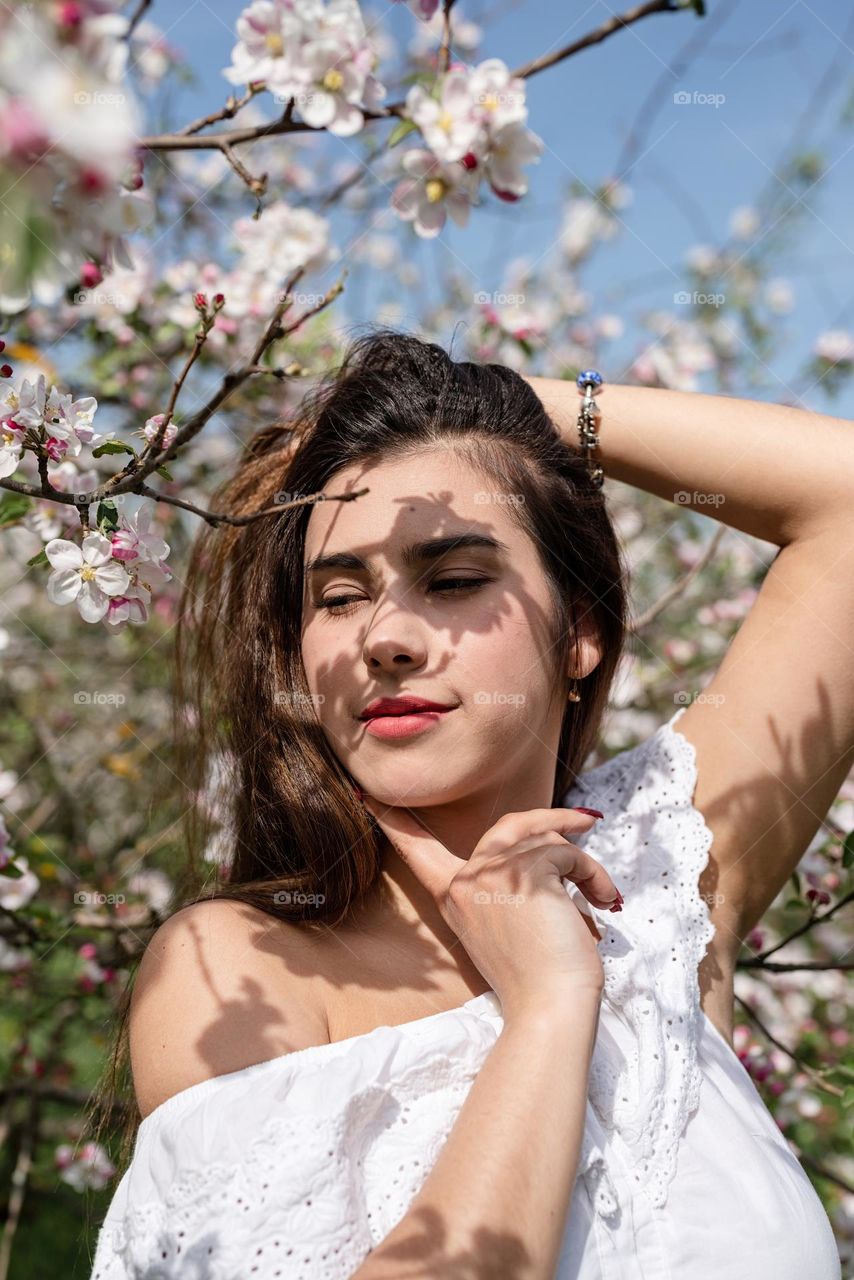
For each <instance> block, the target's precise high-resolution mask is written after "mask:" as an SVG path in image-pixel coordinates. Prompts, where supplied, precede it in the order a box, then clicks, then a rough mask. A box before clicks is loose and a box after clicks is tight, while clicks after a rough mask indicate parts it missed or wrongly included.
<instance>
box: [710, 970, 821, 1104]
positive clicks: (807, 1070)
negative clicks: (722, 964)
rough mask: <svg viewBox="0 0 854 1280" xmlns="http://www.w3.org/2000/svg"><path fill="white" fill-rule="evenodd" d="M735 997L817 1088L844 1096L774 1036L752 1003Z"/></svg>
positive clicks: (773, 1042) (767, 1035)
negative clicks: (752, 1007) (752, 1006)
mask: <svg viewBox="0 0 854 1280" xmlns="http://www.w3.org/2000/svg"><path fill="white" fill-rule="evenodd" d="M735 998H736V1000H737V1001H738V1003H739V1004H740V1005H741V1007H742V1008H743V1009H744V1011H745V1013H746V1014H747V1015H748V1017H750V1018H752V1019H753V1021H754V1022H755V1023H756V1025H757V1027H758V1028H759V1030H760V1031H761V1032H762V1034H763V1035H764V1036H766V1037H767V1039H768V1040H770V1041H771V1043H772V1044H773V1045H774V1047H775V1048H776V1049H779V1050H780V1052H781V1053H785V1055H786V1057H787V1058H791V1059H792V1061H793V1062H794V1063H796V1064H797V1066H798V1067H799V1069H800V1070H801V1071H803V1072H804V1073H805V1074H806V1075H808V1076H809V1078H810V1079H811V1080H812V1081H813V1083H814V1084H815V1087H816V1088H817V1089H823V1090H824V1092H825V1093H830V1094H832V1095H833V1097H834V1098H841V1097H842V1094H843V1090H842V1089H840V1088H839V1087H838V1085H835V1084H829V1083H828V1082H827V1081H826V1080H824V1079H823V1078H822V1075H821V1072H820V1071H816V1069H815V1067H811V1066H809V1064H808V1063H806V1062H804V1061H802V1059H801V1058H799V1057H798V1055H797V1054H796V1053H794V1052H793V1051H792V1050H791V1049H788V1048H787V1047H786V1045H784V1044H781V1043H780V1041H779V1040H778V1039H777V1038H776V1036H773V1035H772V1034H771V1032H770V1031H769V1030H768V1028H767V1027H766V1026H765V1023H764V1022H763V1021H762V1019H761V1018H760V1017H759V1015H758V1014H757V1013H756V1012H755V1011H754V1010H753V1009H751V1007H750V1005H749V1004H748V1003H747V1002H746V1001H745V1000H742V998H741V996H740V995H736V997H735Z"/></svg>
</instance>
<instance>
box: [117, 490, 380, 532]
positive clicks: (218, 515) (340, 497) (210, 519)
mask: <svg viewBox="0 0 854 1280" xmlns="http://www.w3.org/2000/svg"><path fill="white" fill-rule="evenodd" d="M134 492H135V493H141V494H143V495H144V496H145V497H146V498H153V499H154V501H155V502H166V503H168V504H169V505H170V506H172V507H180V508H181V510H182V511H192V513H193V515H197V516H201V517H202V519H203V520H206V521H207V523H208V524H209V525H212V526H213V527H214V528H216V526H217V525H220V524H231V525H247V524H252V523H253V521H255V520H261V519H262V518H263V517H264V516H277V515H279V514H280V512H282V511H287V510H288V509H289V508H290V507H303V506H306V504H307V503H309V502H352V501H353V499H354V498H361V496H362V494H365V493H370V489H355V490H354V491H353V493H330V494H324V493H310V494H307V495H306V496H305V497H304V498H294V500H293V502H283V503H282V504H281V505H280V506H276V507H265V508H264V510H263V511H253V512H252V513H251V514H250V515H247V516H230V515H227V514H226V513H225V512H224V511H205V510H204V509H203V508H202V507H196V506H194V505H193V503H192V502H186V501H185V500H184V499H183V498H173V497H171V496H170V495H169V494H166V493H158V492H157V490H156V489H149V487H148V485H147V484H143V485H140V487H139V488H138V489H135V490H134Z"/></svg>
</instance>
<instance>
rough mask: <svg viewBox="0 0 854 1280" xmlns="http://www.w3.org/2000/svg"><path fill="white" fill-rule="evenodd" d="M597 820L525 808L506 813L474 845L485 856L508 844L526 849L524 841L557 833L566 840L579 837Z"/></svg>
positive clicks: (585, 815) (560, 811)
mask: <svg viewBox="0 0 854 1280" xmlns="http://www.w3.org/2000/svg"><path fill="white" fill-rule="evenodd" d="M597 821H598V819H597V818H594V817H593V815H592V814H589V813H581V812H579V810H577V809H526V810H523V811H522V812H521V813H507V814H505V815H504V817H503V818H499V820H498V821H497V822H496V823H495V824H494V826H492V827H491V828H490V829H489V831H487V832H486V833H485V835H484V837H483V839H482V840H481V842H480V844H479V845H478V850H479V851H480V849H481V848H482V849H483V851H485V852H487V853H496V852H499V851H500V850H501V849H504V848H508V847H510V846H512V845H518V846H521V847H523V848H526V847H528V844H527V843H526V842H529V841H531V840H535V839H537V838H538V837H540V836H545V835H549V834H550V833H551V832H557V834H558V835H562V836H565V838H566V839H569V837H570V836H572V835H583V834H585V833H586V832H588V831H589V830H590V828H591V827H592V826H593V824H594V822H597Z"/></svg>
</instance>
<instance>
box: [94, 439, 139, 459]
mask: <svg viewBox="0 0 854 1280" xmlns="http://www.w3.org/2000/svg"><path fill="white" fill-rule="evenodd" d="M105 453H131V454H133V456H134V457H136V449H134V447H133V445H130V444H128V443H127V441H126V440H105V441H104V443H103V444H99V445H98V446H97V448H95V449H93V450H92V457H93V458H102V457H103V456H104V454H105Z"/></svg>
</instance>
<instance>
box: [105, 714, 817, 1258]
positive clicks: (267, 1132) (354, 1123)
mask: <svg viewBox="0 0 854 1280" xmlns="http://www.w3.org/2000/svg"><path fill="white" fill-rule="evenodd" d="M683 711H684V708H680V710H679V711H677V712H676V713H675V715H674V716H673V717H672V718H671V719H670V720H669V721H668V722H667V723H665V724H663V725H661V726H660V727H659V728H658V729H657V730H656V732H655V733H653V734H652V735H651V736H650V737H648V738H647V739H646V740H645V741H644V742H642V743H641V744H640V745H638V746H637V747H634V748H632V749H631V750H627V751H623V752H621V753H620V754H618V755H617V756H615V757H614V758H613V759H612V760H609V761H607V762H606V763H604V764H602V765H600V766H598V767H597V768H594V769H591V770H589V771H588V772H587V773H585V774H583V775H582V776H581V777H580V778H579V779H577V781H576V783H575V785H574V786H573V788H572V789H571V790H570V791H569V792H568V793H567V795H566V797H565V803H566V805H567V806H571V805H575V804H583V805H588V806H593V807H596V808H599V809H601V810H602V811H603V812H604V813H605V815H606V816H605V818H604V819H602V820H599V821H598V822H597V823H596V824H595V826H594V827H593V828H591V830H590V831H589V832H588V833H587V834H586V835H585V836H583V837H576V839H577V842H578V843H579V844H580V845H583V846H584V848H585V849H586V850H587V851H588V852H589V853H591V854H592V855H593V857H595V858H597V859H598V860H599V861H601V862H602V863H603V865H605V866H606V867H607V869H608V870H609V872H610V873H611V875H612V877H613V879H614V880H615V882H616V884H617V885H618V887H619V888H620V889H621V890H622V892H623V895H624V897H625V906H624V908H623V911H622V912H621V913H619V914H614V915H612V914H611V913H609V912H607V911H605V912H598V911H596V909H595V908H590V911H591V914H592V915H593V918H594V920H595V921H596V923H597V924H598V925H599V927H600V929H601V930H602V933H603V936H602V940H601V942H600V944H599V950H600V954H601V956H602V961H603V966H604V971H605V990H604V994H603V1000H602V1009H601V1017H600V1025H599V1030H598V1033H597V1038H596V1043H595V1047H594V1051H593V1055H592V1060H591V1068H590V1080H589V1090H588V1101H587V1109H586V1122H585V1131H584V1135H583V1140H582V1147H581V1153H580V1159H579V1167H578V1179H579V1181H578V1188H577V1190H576V1192H575V1193H574V1194H573V1197H572V1202H571V1205H570V1215H569V1217H568V1225H567V1235H566V1237H565V1247H564V1249H563V1250H562V1255H561V1265H560V1268H559V1271H558V1273H557V1274H558V1275H559V1277H560V1280H591V1278H592V1280H614V1277H616V1276H618V1275H619V1276H620V1277H623V1276H626V1277H628V1276H631V1277H632V1280H635V1278H636V1277H640V1276H648V1275H653V1274H655V1275H656V1276H657V1277H658V1276H660V1277H661V1280H671V1278H674V1280H675V1277H676V1276H677V1275H678V1276H680V1277H681V1276H682V1275H683V1274H690V1275H691V1276H692V1280H706V1278H707V1277H710V1276H715V1277H717V1276H725V1278H726V1280H730V1278H731V1277H734V1276H735V1275H736V1272H734V1271H732V1272H731V1271H725V1267H724V1266H723V1265H722V1258H725V1257H726V1256H727V1253H726V1251H727V1249H728V1245H727V1242H726V1240H725V1239H724V1240H721V1238H720V1232H718V1233H717V1236H713V1237H712V1238H711V1240H710V1239H709V1238H707V1237H706V1236H704V1235H703V1230H704V1227H703V1226H702V1225H701V1224H702V1223H704V1222H705V1220H706V1219H707V1217H708V1212H707V1209H708V1205H707V1203H706V1200H707V1197H706V1195H705V1193H704V1195H703V1197H702V1200H703V1203H702V1205H699V1206H698V1207H697V1209H696V1211H695V1212H696V1218H695V1220H692V1214H691V1209H692V1202H691V1201H690V1194H691V1191H690V1189H691V1188H694V1189H695V1190H696V1188H697V1187H698V1186H702V1185H704V1179H711V1180H712V1182H713V1183H714V1186H716V1187H717V1189H718V1193H719V1195H720V1197H721V1199H722V1201H725V1198H726V1194H727V1192H728V1191H729V1192H732V1183H733V1179H732V1177H731V1176H730V1174H729V1170H728V1166H727V1164H726V1163H724V1162H726V1161H729V1159H730V1158H731V1150H732V1144H733V1143H735V1144H736V1149H737V1150H738V1152H739V1164H740V1167H741V1168H743V1169H744V1170H745V1177H748V1178H749V1184H747V1183H746V1184H745V1186H747V1185H749V1186H750V1187H754V1188H755V1187H758V1188H759V1192H760V1193H761V1194H762V1195H764V1196H765V1197H766V1199H765V1200H764V1201H763V1213H762V1218H763V1220H766V1219H767V1221H768V1223H769V1224H770V1223H772V1222H773V1223H778V1222H779V1217H778V1214H779V1213H780V1212H782V1211H783V1209H785V1211H786V1212H788V1213H789V1214H790V1216H791V1214H792V1212H793V1211H794V1210H793V1208H792V1205H791V1204H790V1205H789V1206H788V1207H786V1206H785V1205H783V1208H782V1209H781V1208H780V1205H781V1204H782V1203H783V1202H782V1201H781V1200H780V1199H779V1192H780V1188H779V1184H778V1183H775V1182H774V1177H773V1175H772V1174H768V1173H763V1170H766V1169H767V1152H768V1148H769V1137H768V1134H769V1133H771V1132H772V1131H774V1122H773V1119H772V1118H771V1116H770V1115H769V1113H768V1112H767V1111H766V1110H765V1109H764V1107H763V1105H762V1103H761V1099H760V1098H759V1096H758V1094H757V1093H756V1091H755V1089H754V1087H753V1086H752V1084H751V1083H750V1082H749V1080H748V1079H747V1077H746V1073H744V1070H743V1068H742V1067H741V1065H740V1064H739V1063H738V1062H737V1060H735V1059H734V1055H733V1054H732V1050H731V1048H730V1047H729V1046H727V1045H726V1044H725V1042H724V1041H723V1039H722V1038H721V1037H718V1041H719V1043H718V1041H714V1042H712V1043H711V1045H710V1044H709V1041H706V1042H705V1045H706V1049H705V1052H706V1055H707V1058H706V1061H705V1069H706V1070H707V1072H710V1073H711V1074H710V1081H711V1082H710V1084H709V1090H710V1092H709V1094H708V1098H709V1101H708V1102H707V1104H706V1105H707V1107H710V1108H711V1110H709V1111H706V1112H703V1111H702V1109H701V1113H700V1115H699V1117H698V1120H697V1121H695V1125H696V1124H699V1125H700V1128H699V1129H698V1130H697V1132H696V1136H695V1138H694V1142H695V1144H699V1145H698V1148H697V1150H694V1149H693V1148H692V1147H691V1143H690V1141H689V1142H688V1148H689V1149H688V1150H687V1152H686V1153H685V1155H684V1156H683V1159H686V1158H687V1160H688V1163H687V1164H686V1165H685V1169H686V1170H687V1172H686V1174H685V1177H686V1182H685V1184H684V1185H685V1187H686V1188H687V1189H688V1190H687V1194H688V1196H689V1200H688V1201H687V1203H686V1201H685V1199H684V1196H683V1195H682V1194H681V1187H682V1183H681V1181H680V1184H679V1188H678V1189H679V1190H680V1195H677V1196H676V1200H677V1202H678V1218H679V1222H678V1223H676V1222H675V1221H674V1222H671V1218H672V1217H673V1215H671V1214H670V1213H669V1206H668V1215H665V1217H664V1218H656V1215H657V1214H658V1213H659V1210H660V1209H661V1207H662V1206H664V1205H665V1203H666V1202H667V1200H668V1189H669V1188H670V1186H671V1183H672V1181H673V1178H674V1174H675V1171H676V1167H677V1161H678V1159H679V1151H680V1142H681V1140H682V1138H683V1135H684V1134H685V1131H686V1126H687V1125H688V1122H689V1120H690V1118H691V1116H692V1115H693V1114H694V1112H695V1111H696V1110H697V1107H698V1101H699V1098H700V1093H701V1083H702V1081H703V1070H704V1064H703V1062H702V1061H701V1060H700V1037H701V1032H702V1030H703V1014H702V1010H701V1006H700V1002H699V983H698V973H697V967H698V965H699V962H700V960H701V959H702V957H703V954H704V952H705V950H706V947H707V945H708V943H709V942H710V941H711V939H712V938H713V936H714V932H715V930H714V926H713V925H712V922H711V920H710V918H709V914H708V909H707V906H706V904H705V902H704V901H703V900H702V898H701V897H700V891H699V878H700V874H701V872H702V870H703V869H704V867H705V866H706V863H707V860H708V854H709V849H710V846H711V840H712V835H711V832H710V830H709V829H708V827H707V826H706V824H705V822H704V820H703V817H702V815H701V814H700V813H699V812H698V811H697V810H696V809H695V808H694V807H693V803H692V799H693V794H694V788H695V784H696V761H695V758H694V750H693V747H692V746H691V744H690V743H689V742H688V740H687V739H686V738H684V737H683V736H682V735H681V734H680V733H679V732H678V731H677V730H676V729H675V727H674V726H675V724H676V723H677V722H678V719H679V717H680V716H681V714H682V713H683ZM568 892H569V888H568ZM588 905H589V904H588ZM502 1027H503V1021H502V1018H501V1007H500V1002H499V1000H498V997H497V996H496V995H495V994H494V993H493V992H486V993H484V994H483V995H481V996H477V997H475V998H474V999H473V1000H470V1001H467V1002H466V1004H464V1005H462V1006H460V1007H459V1008H458V1009H451V1010H447V1011H444V1012H441V1013H439V1014H435V1015H432V1016H430V1017H427V1018H422V1019H419V1020H417V1021H414V1022H410V1023H404V1024H402V1025H400V1026H397V1027H377V1028H375V1029H374V1030H373V1031H370V1032H367V1033H365V1034H363V1035H359V1036H354V1037H351V1038H350V1039H349V1040H344V1041H339V1042H336V1043H334V1044H327V1045H319V1046H316V1047H313V1048H309V1049H305V1050H302V1051H300V1052H296V1053H292V1054H286V1055H283V1056H281V1057H280V1058H275V1059H271V1060H270V1061H268V1062H262V1063H258V1064H256V1065H255V1066H251V1067H247V1068H244V1069H243V1070H241V1071H236V1072H231V1073H229V1074H228V1075H223V1076H218V1077H215V1078H213V1079H210V1080H205V1081H202V1082H201V1083H200V1084H197V1085H192V1086H190V1087H189V1088H187V1089H185V1090H183V1091H182V1092H180V1093H178V1094H176V1095H174V1097H172V1098H170V1099H169V1100H168V1101H166V1102H165V1103H163V1104H162V1105H161V1106H160V1107H157V1108H156V1109H155V1111H153V1112H152V1113H151V1114H150V1115H149V1116H148V1117H147V1118H146V1119H145V1120H144V1121H143V1123H142V1125H141V1127H140V1130H139V1133H138V1136H137V1143H136V1147H135V1149H134V1155H133V1159H132V1161H131V1164H130V1166H129V1168H128V1170H127V1172H126V1173H125V1175H124V1176H123V1178H122V1180H121V1182H120V1183H119V1186H118V1188H117V1189H116V1192H115V1194H114V1196H113V1200H112V1202H111V1204H110V1206H109V1209H108V1212H107V1216H106V1218H105V1220H104V1223H103V1226H102V1228H101V1231H100V1234H99V1237H98V1242H97V1248H96V1254H95V1260H94V1267H93V1271H92V1276H91V1280H172V1278H173V1277H174V1278H175V1280H177V1278H178V1277H180V1278H181V1280H272V1278H273V1277H287V1278H288V1280H343V1278H344V1277H347V1276H351V1275H352V1274H353V1273H354V1271H356V1270H357V1269H358V1267H359V1265H360V1264H361V1263H362V1262H363V1261H364V1259H365V1257H366V1256H367V1254H368V1253H369V1252H370V1251H371V1250H372V1249H373V1248H375V1247H376V1246H377V1245H378V1244H379V1243H380V1242H381V1241H382V1240H383V1239H384V1238H385V1236H387V1235H388V1233H389V1232H390V1231H391V1230H392V1229H393V1228H394V1227H395V1226H396V1225H397V1223H398V1222H399V1221H400V1220H401V1218H403V1216H404V1215H405V1214H406V1212H407V1210H408V1208H409V1206H410V1205H411V1203H412V1200H413V1199H414V1197H415V1196H416V1195H417V1193H418V1191H419V1190H420V1189H421V1187H422V1185H423V1183H424V1180H425V1179H426V1177H427V1175H428V1174H429V1172H430V1170H431V1169H432V1167H433V1165H434V1163H435V1161H436V1159H437V1158H438V1155H439V1153H440V1151H441V1150H442V1147H443V1145H444V1144H445V1142H446V1141H447V1138H448V1135H449V1134H450V1132H451V1130H452V1128H453V1126H454V1123H455V1121H456V1119H457V1117H458V1115H459V1112H460V1109H461V1107H462V1106H463V1103H464V1102H465V1099H466V1096H467V1094H468V1091H469V1089H470V1088H471V1085H472V1083H473V1081H474V1080H475V1079H476V1077H477V1074H478V1072H479V1070H480V1068H481V1067H482V1065H483V1063H484V1061H485V1060H486V1058H487V1056H488V1054H489V1052H490V1051H491V1049H492V1048H493V1047H494V1045H495V1042H496V1040H497V1038H498V1037H499V1035H500V1034H501V1030H502ZM709 1055H711V1057H709ZM715 1055H717V1057H715ZM710 1064H711V1065H710ZM520 1087H524V1081H521V1082H520ZM727 1125H730V1126H734V1127H732V1128H731V1130H728V1129H727V1127H726V1126H727ZM757 1130H758V1131H759V1132H764V1134H765V1137H764V1138H763V1141H762V1142H761V1143H757V1142H756V1141H755V1139H754V1137H753V1136H752V1135H753V1134H754V1133H755V1132H756V1131H757ZM718 1133H722V1134H725V1135H726V1136H725V1145H726V1151H725V1152H724V1151H718V1149H717V1145H718V1142H719V1141H721V1142H723V1141H724V1139H718V1138H717V1136H716V1135H717V1134H718ZM739 1144H741V1145H740V1146H739ZM778 1145H779V1143H778ZM778 1156H779V1153H778ZM681 1167H682V1166H680V1168H681ZM789 1176H791V1175H789ZM715 1179H718V1181H717V1182H715ZM581 1187H583V1188H584V1191H585V1192H586V1195H581V1194H579V1193H578V1192H579V1190H580V1188H581ZM712 1189H713V1188H712V1187H711V1186H710V1190H712ZM789 1194H791V1191H790V1192H789ZM801 1201H802V1203H803V1205H804V1206H806V1207H805V1208H804V1209H803V1210H801V1209H800V1208H798V1209H797V1212H798V1213H802V1215H803V1216H802V1219H801V1223H802V1228H803V1229H801V1228H799V1230H801V1234H802V1235H803V1237H804V1241H805V1243H804V1244H803V1249H804V1253H803V1255H801V1254H798V1252H797V1240H795V1243H794V1247H793V1244H792V1240H791V1239H788V1240H785V1239H782V1238H779V1239H778V1237H780V1231H779V1229H778V1227H777V1226H774V1228H773V1234H772V1233H771V1227H770V1226H769V1229H768V1238H767V1239H766V1238H765V1237H763V1240H762V1242H761V1244H762V1247H763V1248H764V1249H765V1251H766V1255H767V1256H768V1257H769V1258H770V1256H771V1254H772V1252H773V1248H774V1246H775V1244H776V1245H778V1246H779V1247H780V1248H781V1249H782V1250H784V1253H781V1254H780V1255H779V1256H777V1257H775V1258H774V1263H773V1265H774V1270H773V1275H774V1278H775V1280H790V1277H796V1276H797V1277H798V1278H799V1280H800V1277H801V1275H802V1272H801V1270H799V1269H797V1268H798V1267H800V1258H801V1256H806V1251H807V1250H811V1251H812V1252H810V1253H809V1256H810V1257H813V1258H814V1257H815V1253H814V1248H815V1240H816V1238H817V1235H818V1234H821V1235H822V1239H823V1246H822V1247H823V1249H824V1259H825V1260H824V1262H823V1264H822V1269H821V1270H820V1271H816V1272H815V1275H816V1277H819V1276H820V1277H821V1280H825V1277H830V1278H831V1280H835V1277H836V1276H837V1275H838V1271H836V1270H834V1269H833V1261H832V1255H833V1243H832V1232H831V1231H830V1227H829V1223H828V1222H827V1219H826V1215H823V1212H822V1209H821V1205H820V1202H819V1201H818V1199H817V1197H816V1196H815V1193H814V1192H813V1189H812V1188H811V1186H810V1184H809V1181H808V1180H807V1179H806V1175H804V1176H803V1180H802V1185H801ZM743 1203H744V1204H747V1203H748V1198H747V1196H746V1195H745V1194H744V1193H742V1191H741V1190H739V1191H738V1198H737V1199H736V1200H735V1202H734V1207H731V1208H730V1209H729V1210H727V1211H728V1212H730V1214H731V1216H733V1215H735V1216H737V1213H738V1210H739V1206H740V1205H742V1204H743ZM743 1212H744V1214H745V1217H747V1218H748V1219H749V1222H747V1223H745V1224H744V1225H743V1227H742V1228H740V1229H741V1231H742V1234H741V1235H740V1236H739V1240H744V1241H750V1244H751V1247H753V1238H752V1227H753V1225H754V1224H755V1220H756V1217H755V1213H754V1211H753V1208H752V1207H751V1208H750V1212H749V1213H748V1211H747V1209H744V1210H743ZM769 1215H770V1216H769ZM807 1222H808V1223H809V1228H808V1229H807V1228H806V1227H803V1224H804V1223H807ZM793 1230H795V1228H793ZM668 1232H671V1233H672V1236H668V1235H667V1233H668ZM686 1232H687V1235H686V1234H685V1233H686ZM680 1233H681V1234H680ZM692 1244H693V1245H694V1252H693V1253H691V1250H690V1248H689V1246H690V1245H692ZM668 1249H669V1250H670V1253H669V1254H668ZM716 1249H717V1250H718V1252H717V1253H716V1252H715V1250H716ZM686 1250H687V1252H686ZM721 1251H723V1252H721ZM636 1253H637V1261H636V1269H635V1270H631V1269H629V1270H625V1267H626V1266H628V1265H629V1263H628V1261H626V1260H627V1259H629V1258H630V1257H634V1256H635V1254H636ZM677 1256H678V1261H679V1266H678V1267H677V1268H676V1269H675V1270H673V1271H671V1269H670V1264H671V1262H673V1265H674V1266H675V1265H676V1263H675V1261H674V1259H676V1258H677ZM686 1256H687V1257H689V1259H690V1262H691V1265H690V1266H689V1267H688V1268H687V1270H686V1268H685V1266H684V1265H683V1261H684V1257H686ZM729 1256H731V1253H730V1255H729ZM668 1257H669V1259H670V1261H668ZM752 1257H753V1255H752V1254H751V1258H752ZM781 1259H782V1261H781ZM787 1267H788V1268H789V1269H787ZM738 1274H739V1275H740V1274H742V1273H738ZM751 1274H753V1275H755V1276H756V1277H757V1280H766V1276H770V1275H771V1274H772V1272H771V1271H770V1270H763V1269H762V1267H761V1266H757V1268H756V1269H755V1270H752V1272H751Z"/></svg>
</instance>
